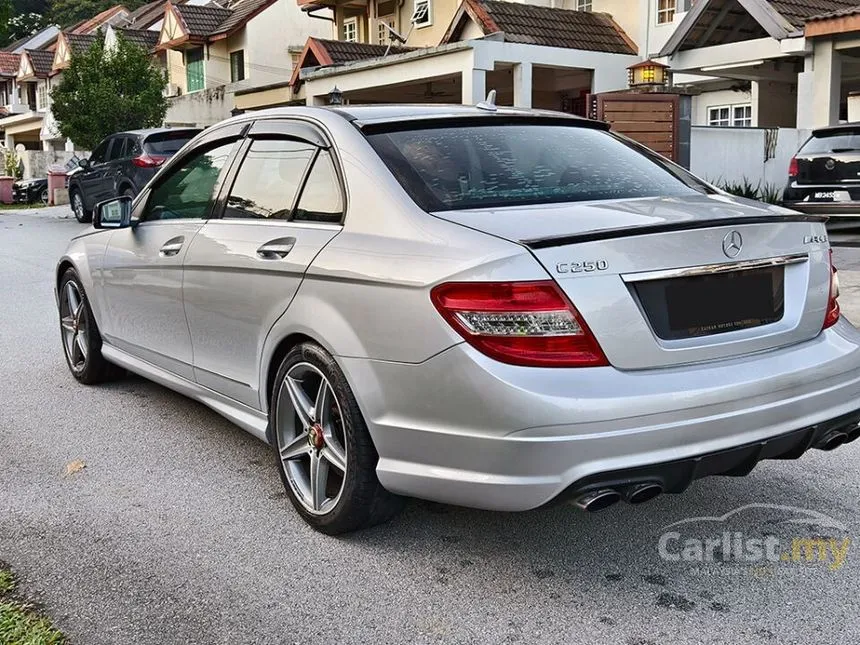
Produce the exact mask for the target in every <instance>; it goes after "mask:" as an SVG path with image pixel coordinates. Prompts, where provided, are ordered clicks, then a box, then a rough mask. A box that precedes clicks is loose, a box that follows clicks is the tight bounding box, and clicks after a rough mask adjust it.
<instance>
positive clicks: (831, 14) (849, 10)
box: [806, 5, 860, 22]
mask: <svg viewBox="0 0 860 645" xmlns="http://www.w3.org/2000/svg"><path fill="white" fill-rule="evenodd" d="M858 14H860V5H855V6H853V7H846V8H845V9H839V10H837V11H828V12H827V13H819V14H816V15H814V16H810V17H809V18H807V19H806V22H814V21H816V20H829V19H831V18H847V17H848V16H856V15H858Z"/></svg>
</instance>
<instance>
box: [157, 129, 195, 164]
mask: <svg viewBox="0 0 860 645" xmlns="http://www.w3.org/2000/svg"><path fill="white" fill-rule="evenodd" d="M198 132H200V130H178V131H176V132H160V133H158V134H151V135H149V136H148V137H147V138H146V141H144V143H143V147H144V148H145V149H146V152H148V153H149V154H151V155H164V156H168V157H169V156H172V155H175V154H176V153H177V152H179V150H180V148H182V146H184V145H185V144H186V143H188V142H189V141H191V139H193V138H194V137H195V136H197V133H198Z"/></svg>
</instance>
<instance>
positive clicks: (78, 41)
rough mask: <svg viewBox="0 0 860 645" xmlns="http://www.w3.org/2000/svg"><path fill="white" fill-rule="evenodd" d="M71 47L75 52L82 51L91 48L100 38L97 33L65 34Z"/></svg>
mask: <svg viewBox="0 0 860 645" xmlns="http://www.w3.org/2000/svg"><path fill="white" fill-rule="evenodd" d="M63 35H64V36H65V38H66V41H67V42H68V43H69V47H71V48H72V51H73V52H82V51H86V50H88V49H89V48H90V46H91V45H92V44H93V43H94V42H96V40H98V38H99V37H98V36H97V35H96V34H63Z"/></svg>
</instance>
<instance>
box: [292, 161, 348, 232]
mask: <svg viewBox="0 0 860 645" xmlns="http://www.w3.org/2000/svg"><path fill="white" fill-rule="evenodd" d="M342 217H343V194H342V193H341V190H340V182H338V179H337V171H336V170H335V168H334V162H333V161H332V158H331V154H330V153H329V152H328V151H327V150H320V152H319V154H318V155H317V158H316V161H315V162H314V166H313V168H311V172H310V174H308V180H307V182H306V183H305V187H304V189H303V190H302V196H301V197H300V198H299V204H298V207H297V208H296V213H295V215H294V216H293V219H294V220H296V221H298V222H329V223H332V224H336V223H338V222H340V220H341V218H342Z"/></svg>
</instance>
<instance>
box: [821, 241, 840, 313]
mask: <svg viewBox="0 0 860 645" xmlns="http://www.w3.org/2000/svg"><path fill="white" fill-rule="evenodd" d="M839 313H840V312H839V274H838V273H837V272H836V267H835V266H833V249H831V250H830V296H829V297H828V299H827V315H825V316H824V326H823V327H822V329H827V328H828V327H833V325H835V324H836V323H837V322H839Z"/></svg>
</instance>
